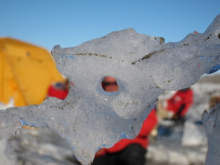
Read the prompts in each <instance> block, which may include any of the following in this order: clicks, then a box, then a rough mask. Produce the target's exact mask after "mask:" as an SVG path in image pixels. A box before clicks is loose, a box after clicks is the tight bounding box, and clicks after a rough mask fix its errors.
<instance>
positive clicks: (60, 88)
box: [48, 79, 69, 100]
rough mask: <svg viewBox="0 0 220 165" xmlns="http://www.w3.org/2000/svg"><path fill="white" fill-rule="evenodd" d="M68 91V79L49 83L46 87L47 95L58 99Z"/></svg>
mask: <svg viewBox="0 0 220 165" xmlns="http://www.w3.org/2000/svg"><path fill="white" fill-rule="evenodd" d="M68 93H69V79H66V80H65V82H58V83H55V84H53V85H51V86H50V87H49V89H48V96H49V97H56V98H58V99H61V100H64V99H65V98H66V97H67V95H68Z"/></svg>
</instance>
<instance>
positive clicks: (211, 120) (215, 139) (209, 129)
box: [203, 104, 220, 165]
mask: <svg viewBox="0 0 220 165" xmlns="http://www.w3.org/2000/svg"><path fill="white" fill-rule="evenodd" d="M219 111H220V104H219V105H217V106H216V107H214V108H212V109H211V110H210V111H209V112H207V111H205V112H204V113H203V123H204V125H205V129H206V134H207V136H208V153H207V157H206V165H217V164H220V158H219V156H220V150H219V147H220V143H219V142H220V120H219V119H220V113H219Z"/></svg>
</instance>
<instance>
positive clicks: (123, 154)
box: [92, 144, 146, 165]
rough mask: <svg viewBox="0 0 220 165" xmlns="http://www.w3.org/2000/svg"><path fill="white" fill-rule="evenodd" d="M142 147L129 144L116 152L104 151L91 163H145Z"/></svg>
mask: <svg viewBox="0 0 220 165" xmlns="http://www.w3.org/2000/svg"><path fill="white" fill-rule="evenodd" d="M145 154H146V149H144V148H143V147H142V146H141V145H139V144H130V145H129V146H127V147H126V148H125V149H123V150H122V151H120V152H117V153H106V154H105V155H103V156H100V157H97V158H95V159H94V161H93V163H92V165H145V163H146V162H145Z"/></svg>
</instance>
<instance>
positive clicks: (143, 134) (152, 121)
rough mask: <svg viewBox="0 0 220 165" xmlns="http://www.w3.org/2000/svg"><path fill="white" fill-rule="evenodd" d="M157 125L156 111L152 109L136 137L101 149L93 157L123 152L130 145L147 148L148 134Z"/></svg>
mask: <svg viewBox="0 0 220 165" xmlns="http://www.w3.org/2000/svg"><path fill="white" fill-rule="evenodd" d="M156 124H157V116H156V110H155V109H153V110H152V111H151V113H150V114H149V115H148V117H147V118H146V119H145V121H144V123H143V125H142V127H141V130H140V132H139V134H138V136H137V137H136V138H134V139H121V140H120V141H119V142H117V143H116V144H115V145H114V146H113V147H111V148H108V149H107V148H102V149H100V150H99V151H98V152H97V153H96V155H95V157H99V156H102V155H105V154H106V153H107V152H108V153H115V152H119V151H121V150H123V149H124V148H126V147H127V146H128V145H130V144H134V143H136V144H140V145H141V146H142V147H143V148H147V147H148V144H149V142H148V139H147V137H148V135H149V134H150V132H151V130H152V129H153V128H154V127H155V126H156Z"/></svg>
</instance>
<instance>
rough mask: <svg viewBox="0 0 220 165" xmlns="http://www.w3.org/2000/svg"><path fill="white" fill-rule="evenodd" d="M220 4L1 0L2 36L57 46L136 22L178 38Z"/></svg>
mask: <svg viewBox="0 0 220 165" xmlns="http://www.w3.org/2000/svg"><path fill="white" fill-rule="evenodd" d="M219 6H220V0H140V1H138V0H111V1H110V0H109V1H108V0H106V1H104V0H93V1H92V0H62V1H61V0H31V1H30V0H0V21H1V22H0V37H6V36H10V37H13V38H17V39H21V40H23V41H27V42H30V43H33V44H36V45H40V46H43V47H45V48H47V49H48V50H51V49H52V47H53V46H55V45H61V47H73V46H77V45H79V44H81V43H83V42H85V41H88V40H91V39H95V38H99V37H102V36H104V35H107V34H108V33H110V32H112V31H118V30H123V29H125V28H130V27H132V28H134V29H135V30H136V31H137V32H138V33H143V34H147V35H150V36H162V37H164V38H165V39H166V42H176V41H179V40H181V39H183V38H184V37H185V36H186V35H187V34H188V33H191V32H193V31H195V30H196V31H198V32H201V33H203V32H204V31H205V30H206V28H207V27H208V25H209V24H210V23H211V22H212V21H213V19H214V18H215V17H216V16H217V15H218V14H220V9H219Z"/></svg>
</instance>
